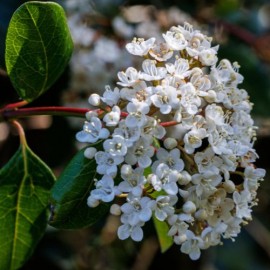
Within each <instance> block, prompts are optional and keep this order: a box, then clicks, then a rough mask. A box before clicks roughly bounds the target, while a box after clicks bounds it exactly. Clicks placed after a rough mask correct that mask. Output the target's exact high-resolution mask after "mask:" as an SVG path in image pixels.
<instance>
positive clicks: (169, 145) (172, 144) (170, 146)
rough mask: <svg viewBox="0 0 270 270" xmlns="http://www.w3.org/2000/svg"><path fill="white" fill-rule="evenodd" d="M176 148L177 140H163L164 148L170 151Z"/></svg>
mask: <svg viewBox="0 0 270 270" xmlns="http://www.w3.org/2000/svg"><path fill="white" fill-rule="evenodd" d="M176 146H177V140H176V139H174V138H166V139H165V140H164V147H165V148H167V149H169V150H171V149H173V148H175V147H176Z"/></svg>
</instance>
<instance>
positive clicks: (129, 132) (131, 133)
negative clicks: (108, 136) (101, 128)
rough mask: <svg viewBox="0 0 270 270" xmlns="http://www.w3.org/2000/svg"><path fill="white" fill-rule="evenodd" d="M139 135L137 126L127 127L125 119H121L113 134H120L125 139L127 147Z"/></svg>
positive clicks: (139, 131)
mask: <svg viewBox="0 0 270 270" xmlns="http://www.w3.org/2000/svg"><path fill="white" fill-rule="evenodd" d="M140 135H141V129H140V127H139V126H134V127H128V126H127V125H126V121H125V120H121V121H120V122H119V124H118V127H117V128H116V129H115V130H114V132H113V136H121V137H123V138H124V139H125V142H126V145H127V147H130V146H132V145H133V144H134V143H135V142H136V141H138V139H139V138H140Z"/></svg>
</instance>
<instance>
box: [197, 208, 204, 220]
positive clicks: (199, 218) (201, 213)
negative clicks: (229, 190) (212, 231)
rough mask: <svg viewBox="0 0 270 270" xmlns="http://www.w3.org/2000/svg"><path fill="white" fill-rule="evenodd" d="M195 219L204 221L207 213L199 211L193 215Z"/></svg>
mask: <svg viewBox="0 0 270 270" xmlns="http://www.w3.org/2000/svg"><path fill="white" fill-rule="evenodd" d="M195 218H196V219H198V220H204V219H206V218H207V213H206V211H205V210H204V209H200V210H198V211H197V212H196V213H195Z"/></svg>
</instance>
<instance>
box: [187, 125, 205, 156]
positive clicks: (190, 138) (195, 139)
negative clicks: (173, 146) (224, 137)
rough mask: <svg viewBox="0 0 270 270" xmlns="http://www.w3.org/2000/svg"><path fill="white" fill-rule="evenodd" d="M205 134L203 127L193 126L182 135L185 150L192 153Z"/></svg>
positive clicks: (199, 144) (200, 143)
mask: <svg viewBox="0 0 270 270" xmlns="http://www.w3.org/2000/svg"><path fill="white" fill-rule="evenodd" d="M206 136H207V133H206V130H205V129H204V128H198V129H197V128H193V129H191V130H190V131H189V132H187V133H186V134H185V136H184V142H185V150H186V152H187V153H188V154H193V152H194V150H195V149H196V148H198V147H200V146H201V145H202V139H203V138H205V137H206Z"/></svg>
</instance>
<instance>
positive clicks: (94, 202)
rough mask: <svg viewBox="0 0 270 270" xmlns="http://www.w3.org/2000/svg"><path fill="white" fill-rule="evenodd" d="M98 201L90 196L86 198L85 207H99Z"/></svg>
mask: <svg viewBox="0 0 270 270" xmlns="http://www.w3.org/2000/svg"><path fill="white" fill-rule="evenodd" d="M99 203H100V202H99V201H98V200H96V199H93V198H92V197H91V196H89V197H88V199H87V205H88V206H89V207H97V206H98V205H99Z"/></svg>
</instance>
